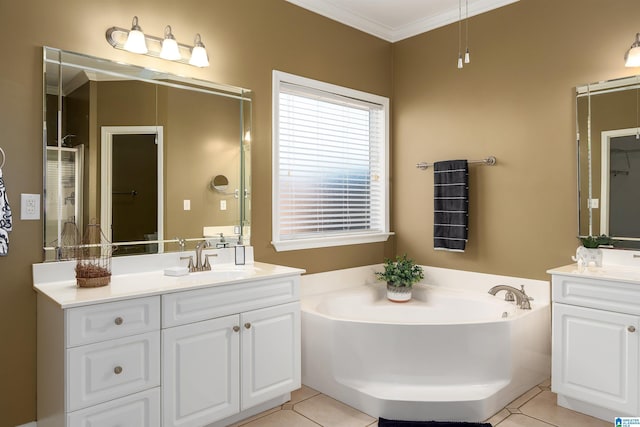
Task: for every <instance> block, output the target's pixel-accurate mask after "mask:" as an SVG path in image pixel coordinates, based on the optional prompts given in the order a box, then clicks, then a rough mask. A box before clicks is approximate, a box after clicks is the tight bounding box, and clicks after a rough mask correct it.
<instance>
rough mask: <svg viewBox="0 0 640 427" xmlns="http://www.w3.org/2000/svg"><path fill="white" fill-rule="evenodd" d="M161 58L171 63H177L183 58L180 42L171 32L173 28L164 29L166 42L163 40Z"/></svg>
mask: <svg viewBox="0 0 640 427" xmlns="http://www.w3.org/2000/svg"><path fill="white" fill-rule="evenodd" d="M160 58H162V59H168V60H170V61H177V60H178V59H180V58H182V55H180V49H179V48H178V42H177V41H176V38H175V37H174V36H173V33H172V32H171V26H170V25H167V26H166V27H165V29H164V40H162V49H161V50H160Z"/></svg>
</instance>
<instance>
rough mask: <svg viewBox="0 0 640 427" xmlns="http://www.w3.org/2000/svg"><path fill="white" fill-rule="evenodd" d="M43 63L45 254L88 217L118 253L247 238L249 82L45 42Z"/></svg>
mask: <svg viewBox="0 0 640 427" xmlns="http://www.w3.org/2000/svg"><path fill="white" fill-rule="evenodd" d="M43 71H44V96H43V119H44V134H43V139H44V156H43V157H44V165H43V166H44V176H45V179H44V208H45V209H44V233H43V235H44V236H43V240H44V250H45V260H46V261H49V260H59V259H66V258H67V256H66V254H67V252H65V248H66V247H68V246H70V245H73V244H74V242H76V241H77V240H78V234H79V235H80V236H81V235H82V233H83V230H84V229H85V227H86V226H87V224H89V223H99V224H100V225H101V228H102V230H103V232H104V233H105V235H106V237H107V238H108V239H109V240H111V241H112V242H113V243H114V244H115V245H116V246H117V250H116V251H115V252H114V256H116V255H127V254H147V253H158V252H165V251H175V250H179V249H182V248H184V247H185V246H188V245H189V244H190V242H195V241H201V240H203V239H207V240H208V241H209V242H210V243H212V244H220V243H223V244H225V245H228V244H237V243H242V244H249V236H250V223H249V218H250V212H249V209H250V193H251V189H250V187H249V186H250V179H249V176H250V164H249V154H250V139H251V92H250V91H249V90H247V89H242V88H237V87H231V86H227V85H221V84H215V83H211V82H207V81H202V80H196V79H190V78H184V77H180V76H176V75H171V74H167V73H161V72H157V71H153V70H149V69H145V68H141V67H136V66H131V65H126V64H122V63H116V62H112V61H108V60H104V59H100V58H94V57H89V56H86V55H81V54H77V53H73V52H66V51H62V50H59V49H54V48H49V47H45V48H44V67H43ZM215 177H224V178H225V179H226V182H227V184H226V186H224V188H222V189H221V187H219V186H217V187H216V186H212V185H211V182H212V180H213V179H214V178H215ZM218 179H221V178H218ZM185 242H186V243H185ZM78 243H79V242H78Z"/></svg>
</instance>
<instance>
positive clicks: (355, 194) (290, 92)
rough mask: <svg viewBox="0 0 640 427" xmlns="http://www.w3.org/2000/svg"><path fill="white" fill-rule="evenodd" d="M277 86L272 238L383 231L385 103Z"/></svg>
mask: <svg viewBox="0 0 640 427" xmlns="http://www.w3.org/2000/svg"><path fill="white" fill-rule="evenodd" d="M279 87H280V92H279V94H278V97H279V99H278V102H279V108H278V111H279V117H278V153H275V155H277V156H278V162H277V164H278V168H277V170H275V171H274V173H276V174H277V179H278V185H277V188H278V194H277V201H276V203H277V204H278V214H279V215H278V234H279V236H277V237H278V238H279V240H281V241H286V240H293V239H308V238H315V237H323V236H330V235H340V234H353V233H372V232H375V233H383V232H386V230H385V228H386V225H385V224H386V219H385V209H386V195H385V191H386V186H385V184H384V182H383V179H382V178H383V177H384V171H385V164H384V162H385V156H384V153H385V148H386V147H385V143H386V138H385V111H384V107H383V106H382V105H379V104H375V103H371V102H367V101H363V100H360V99H355V98H350V97H347V96H342V95H338V94H335V93H331V92H326V91H322V90H318V89H314V88H309V87H305V86H300V85H297V84H291V83H286V82H281V83H280V86H279Z"/></svg>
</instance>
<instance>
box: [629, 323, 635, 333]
mask: <svg viewBox="0 0 640 427" xmlns="http://www.w3.org/2000/svg"><path fill="white" fill-rule="evenodd" d="M627 331H629V332H635V331H636V327H635V326H633V325H631V326H629V327H628V328H627Z"/></svg>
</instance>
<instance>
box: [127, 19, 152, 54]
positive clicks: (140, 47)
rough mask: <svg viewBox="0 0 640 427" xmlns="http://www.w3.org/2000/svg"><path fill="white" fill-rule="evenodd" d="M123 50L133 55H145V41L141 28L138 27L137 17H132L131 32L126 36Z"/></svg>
mask: <svg viewBox="0 0 640 427" xmlns="http://www.w3.org/2000/svg"><path fill="white" fill-rule="evenodd" d="M124 49H125V50H128V51H129V52H133V53H142V54H144V53H147V52H148V51H149V50H148V49H147V41H146V40H145V38H144V33H143V32H142V28H140V26H139V25H138V17H137V16H134V17H133V20H132V21H131V31H129V35H128V36H127V41H126V42H125V43H124Z"/></svg>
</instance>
